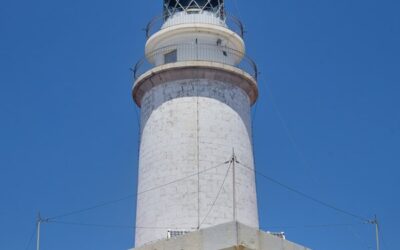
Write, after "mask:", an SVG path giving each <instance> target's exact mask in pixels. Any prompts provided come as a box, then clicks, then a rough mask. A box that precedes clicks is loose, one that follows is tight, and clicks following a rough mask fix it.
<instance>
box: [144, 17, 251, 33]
mask: <svg viewBox="0 0 400 250" xmlns="http://www.w3.org/2000/svg"><path fill="white" fill-rule="evenodd" d="M182 13H183V12H182ZM194 16H195V14H186V17H187V18H186V19H187V20H186V21H187V22H186V23H190V22H195V21H193V18H192V17H194ZM167 20H168V22H171V19H167ZM216 20H219V23H216ZM165 22H166V20H165V17H164V16H163V15H160V16H156V17H154V18H153V19H152V20H151V21H150V22H149V23H148V24H147V26H146V28H145V32H146V38H147V39H149V38H150V37H151V36H152V35H153V34H155V33H157V32H158V31H160V30H161V29H163V28H164V24H165ZM196 22H199V23H205V24H214V25H219V26H222V27H225V28H228V29H230V30H232V31H233V32H235V33H236V34H238V35H239V36H240V37H241V38H244V33H245V31H244V26H243V23H242V22H241V21H240V20H239V19H238V18H237V17H235V16H232V15H229V14H226V15H225V17H224V19H223V20H222V19H220V18H219V17H215V16H212V15H210V16H209V18H207V17H206V16H205V17H204V18H199V20H198V21H196ZM179 24H183V23H182V22H181V23H176V24H173V23H172V24H171V25H167V26H166V27H171V26H175V25H179Z"/></svg>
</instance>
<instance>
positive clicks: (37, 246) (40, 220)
mask: <svg viewBox="0 0 400 250" xmlns="http://www.w3.org/2000/svg"><path fill="white" fill-rule="evenodd" d="M41 224H42V218H41V217H40V213H39V214H38V219H37V223H36V225H37V236H36V250H40V226H41Z"/></svg>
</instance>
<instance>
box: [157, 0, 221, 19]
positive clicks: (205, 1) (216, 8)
mask: <svg viewBox="0 0 400 250" xmlns="http://www.w3.org/2000/svg"><path fill="white" fill-rule="evenodd" d="M204 11H209V12H212V13H215V15H216V16H218V17H220V18H221V19H224V18H225V10H224V0H164V20H167V19H168V18H169V17H171V16H173V15H174V14H175V13H176V12H186V13H188V14H192V13H202V12H204Z"/></svg>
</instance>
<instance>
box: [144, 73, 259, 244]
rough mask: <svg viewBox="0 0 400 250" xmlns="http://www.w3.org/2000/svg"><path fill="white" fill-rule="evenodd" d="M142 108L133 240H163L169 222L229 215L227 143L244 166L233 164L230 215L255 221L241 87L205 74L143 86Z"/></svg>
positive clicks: (189, 226) (178, 225)
mask: <svg viewBox="0 0 400 250" xmlns="http://www.w3.org/2000/svg"><path fill="white" fill-rule="evenodd" d="M141 112H142V113H141V126H142V131H141V133H142V136H141V149H140V156H139V186H138V198H137V215H136V226H137V229H136V246H141V245H143V244H146V243H148V242H152V241H155V240H159V239H165V238H166V235H167V231H168V229H178V230H185V231H186V230H187V231H193V230H195V229H197V228H198V227H199V226H200V228H207V227H211V226H216V225H219V224H222V223H227V222H230V221H233V220H234V215H233V214H234V213H233V173H232V169H233V168H232V167H231V168H230V167H229V164H223V163H224V162H226V161H228V160H229V158H230V157H231V155H232V149H234V150H235V154H236V156H237V158H238V160H239V161H240V162H241V163H242V164H243V165H245V166H247V167H248V168H250V170H249V169H246V168H243V167H240V166H236V168H235V170H236V181H235V183H236V188H235V190H236V219H237V221H239V222H241V223H243V224H246V225H249V226H251V227H254V228H257V227H258V213H257V198H256V185H255V176H254V172H253V171H251V169H252V168H253V167H254V163H253V151H252V136H251V116H250V100H249V96H248V95H247V93H246V92H245V91H244V90H243V89H242V88H241V87H239V86H236V85H234V84H230V83H226V82H220V81H215V80H207V79H189V80H179V81H171V82H165V83H163V84H161V85H157V86H154V87H153V88H151V89H149V90H148V91H146V93H145V94H144V96H143V100H142V109H141ZM216 166H218V167H216ZM213 167H215V168H213ZM210 168H212V169H211V170H208V171H205V170H207V169H210ZM204 171H205V172H204ZM199 172H201V173H200V174H197V173H199ZM187 176H191V177H190V178H185V177H187ZM225 176H226V177H225ZM182 178H184V179H182ZM180 179H181V180H180ZM176 180H180V181H177V182H174V181H176ZM224 180H225V181H224ZM165 184H168V185H165ZM160 186H161V187H160ZM154 187H157V188H156V189H154ZM221 187H222V189H221ZM219 190H221V192H220V195H219V197H218V199H216V198H217V194H218V192H219ZM211 207H212V209H211ZM148 228H151V229H148Z"/></svg>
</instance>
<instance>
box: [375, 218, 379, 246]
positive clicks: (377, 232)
mask: <svg viewBox="0 0 400 250" xmlns="http://www.w3.org/2000/svg"><path fill="white" fill-rule="evenodd" d="M374 224H375V234H376V250H380V242H379V222H378V217H377V216H376V215H375V220H374Z"/></svg>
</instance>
